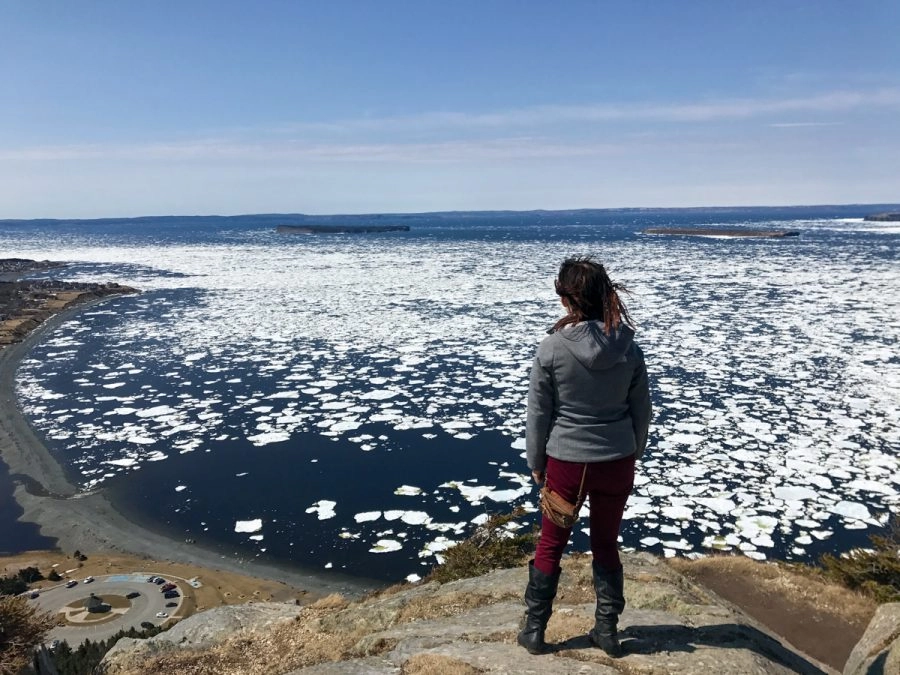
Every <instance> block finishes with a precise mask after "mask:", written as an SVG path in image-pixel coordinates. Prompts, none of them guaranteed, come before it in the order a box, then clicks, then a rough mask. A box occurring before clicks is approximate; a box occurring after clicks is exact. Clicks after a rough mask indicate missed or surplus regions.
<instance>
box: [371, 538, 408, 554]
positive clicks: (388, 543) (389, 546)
mask: <svg viewBox="0 0 900 675" xmlns="http://www.w3.org/2000/svg"><path fill="white" fill-rule="evenodd" d="M402 548H403V544H401V543H400V542H399V541H397V540H396V539H379V540H378V541H377V542H375V545H374V546H373V547H372V548H370V549H369V553H391V552H392V551H399V550H400V549H402Z"/></svg>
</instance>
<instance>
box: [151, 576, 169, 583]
mask: <svg viewBox="0 0 900 675" xmlns="http://www.w3.org/2000/svg"><path fill="white" fill-rule="evenodd" d="M153 583H154V584H164V583H166V580H165V579H163V578H162V577H156V578H155V579H154V580H153Z"/></svg>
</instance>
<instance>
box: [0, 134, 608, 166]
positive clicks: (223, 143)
mask: <svg viewBox="0 0 900 675" xmlns="http://www.w3.org/2000/svg"><path fill="white" fill-rule="evenodd" d="M625 149H626V148H625V146H623V145H618V144H614V143H563V142H556V141H553V140H550V139H541V138H531V137H518V138H503V139H494V140H488V141H479V142H473V141H446V142H438V143H359V144H327V143H304V142H300V141H284V142H271V141H270V142H266V143H240V142H234V141H230V140H202V141H185V142H177V143H176V142H173V143H147V144H126V145H113V144H110V145H102V144H90V145H61V146H41V147H31V148H21V149H8V150H0V161H22V162H65V161H92V160H99V161H110V160H113V161H117V160H129V161H134V160H142V161H147V162H220V161H227V160H234V161H241V162H254V161H263V162H278V161H285V162H298V161H325V162H453V161H471V160H500V159H528V158H553V157H585V156H600V155H610V154H616V153H620V152H623V151H625Z"/></svg>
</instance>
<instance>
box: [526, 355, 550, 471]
mask: <svg viewBox="0 0 900 675" xmlns="http://www.w3.org/2000/svg"><path fill="white" fill-rule="evenodd" d="M548 351H551V350H548V349H547V348H546V346H545V343H544V344H541V346H540V347H539V348H538V351H537V354H536V355H535V357H534V362H533V363H532V364H531V378H530V382H529V386H528V412H527V415H526V418H525V456H526V458H527V460H528V468H530V469H531V470H532V471H543V470H544V468H545V467H546V466H547V437H548V436H549V435H550V425H551V424H552V422H553V399H554V394H553V375H552V365H553V364H552V354H551V355H550V359H549V361H550V362H549V363H545V360H546V359H547V357H548V354H547V352H548ZM542 357H543V358H542Z"/></svg>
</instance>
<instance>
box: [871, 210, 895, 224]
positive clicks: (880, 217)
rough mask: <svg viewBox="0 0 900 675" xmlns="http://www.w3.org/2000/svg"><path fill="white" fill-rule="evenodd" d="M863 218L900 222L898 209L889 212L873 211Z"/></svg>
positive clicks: (880, 221)
mask: <svg viewBox="0 0 900 675" xmlns="http://www.w3.org/2000/svg"><path fill="white" fill-rule="evenodd" d="M865 220H870V221H875V222H878V223H885V222H890V223H895V222H900V211H893V212H891V213H873V214H872V215H869V216H866V217H865Z"/></svg>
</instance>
